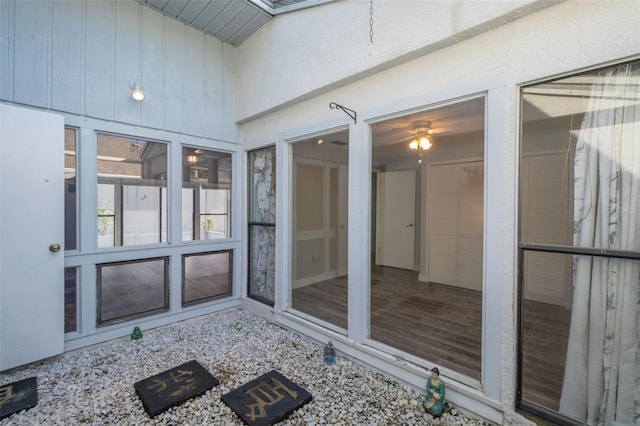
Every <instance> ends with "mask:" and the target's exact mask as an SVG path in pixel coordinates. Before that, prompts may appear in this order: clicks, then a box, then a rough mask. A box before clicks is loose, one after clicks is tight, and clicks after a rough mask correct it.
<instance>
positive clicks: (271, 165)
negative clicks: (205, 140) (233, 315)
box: [248, 147, 276, 306]
mask: <svg viewBox="0 0 640 426" xmlns="http://www.w3.org/2000/svg"><path fill="white" fill-rule="evenodd" d="M248 159H249V171H248V174H249V179H248V180H249V256H250V259H249V292H248V295H249V297H251V298H254V299H256V300H260V301H262V302H264V303H266V304H269V305H272V306H273V304H274V298H275V272H276V266H275V264H276V235H275V234H276V228H275V226H276V173H275V171H276V150H275V147H269V148H263V149H258V150H255V151H251V152H249V155H248Z"/></svg>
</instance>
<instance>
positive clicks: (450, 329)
mask: <svg viewBox="0 0 640 426" xmlns="http://www.w3.org/2000/svg"><path fill="white" fill-rule="evenodd" d="M371 275H372V277H371V314H370V318H371V324H370V334H371V339H373V340H375V341H378V342H381V343H384V344H387V345H389V346H393V347H395V348H397V349H400V350H402V351H404V352H407V353H409V354H411V355H415V356H417V357H420V358H423V359H425V360H427V361H429V362H433V363H434V364H437V365H440V366H443V367H447V368H450V369H452V370H455V371H457V372H460V373H463V374H465V375H467V376H469V377H472V378H475V379H478V380H479V379H480V373H481V341H482V293H481V292H479V291H474V290H467V289H463V288H459V287H454V286H449V285H443V284H436V283H425V282H421V281H418V276H417V272H414V271H408V270H402V269H396V268H388V267H378V266H376V267H374V268H372V273H371ZM292 305H293V308H294V309H297V310H299V311H302V312H304V313H306V314H308V315H311V316H314V317H316V318H319V319H321V320H323V321H326V322H329V323H331V324H335V325H337V326H339V327H342V328H347V277H346V276H343V277H339V278H335V279H331V280H327V281H322V282H319V283H315V284H312V285H309V286H305V287H301V288H298V289H295V290H293V303H292ZM570 315H571V314H570V311H569V310H567V309H565V308H563V307H558V306H554V305H548V304H544V303H536V302H530V301H526V302H525V306H524V320H523V344H524V352H523V380H522V388H523V397H524V398H525V399H527V400H529V401H532V402H535V403H538V404H540V405H544V406H546V407H549V408H551V409H554V410H557V406H558V401H559V398H560V388H561V385H562V374H563V371H564V362H565V360H564V357H565V354H566V341H567V337H568V327H569V320H570ZM495 356H501V349H500V348H495Z"/></svg>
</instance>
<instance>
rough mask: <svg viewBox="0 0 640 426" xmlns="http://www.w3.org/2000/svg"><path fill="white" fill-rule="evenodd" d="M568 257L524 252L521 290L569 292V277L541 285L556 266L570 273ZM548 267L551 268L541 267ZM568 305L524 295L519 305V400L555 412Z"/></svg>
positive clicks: (560, 376)
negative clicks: (520, 317) (520, 372)
mask: <svg viewBox="0 0 640 426" xmlns="http://www.w3.org/2000/svg"><path fill="white" fill-rule="evenodd" d="M572 257H573V256H571V255H567V254H558V253H541V252H526V253H525V256H524V269H523V271H524V276H525V280H524V287H525V288H530V287H534V286H539V285H541V283H544V284H545V286H546V288H547V291H548V292H549V293H550V294H553V293H558V292H564V291H569V292H570V291H571V276H570V275H569V276H563V279H561V280H558V279H555V278H554V279H552V280H551V281H549V282H546V281H544V280H545V279H546V278H549V276H552V275H554V274H553V272H550V271H554V270H555V269H556V266H557V265H563V266H566V267H568V269H569V271H570V270H571V263H572ZM544 265H550V267H544ZM570 322H571V305H570V304H569V305H563V304H559V303H549V302H541V301H539V300H538V298H536V297H528V296H527V295H526V294H525V297H524V302H523V305H522V343H523V352H522V355H523V356H522V398H523V399H525V400H527V401H530V402H534V403H536V404H539V405H542V406H545V407H549V408H551V409H553V410H557V409H558V405H559V403H560V393H561V391H562V379H563V376H564V366H565V360H566V356H567V339H568V338H569V326H570Z"/></svg>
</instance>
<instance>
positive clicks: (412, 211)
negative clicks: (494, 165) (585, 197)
mask: <svg viewBox="0 0 640 426" xmlns="http://www.w3.org/2000/svg"><path fill="white" fill-rule="evenodd" d="M484 105H485V100H484V98H482V97H479V98H474V99H470V100H467V101H463V102H458V103H453V104H449V105H444V106H440V107H437V108H433V109H428V110H424V111H422V112H416V113H414V114H411V115H406V116H400V117H397V118H392V119H389V120H385V121H381V122H378V123H374V124H372V126H371V132H372V139H371V140H372V158H371V166H372V169H371V173H372V188H371V199H372V205H371V213H372V214H371V249H370V250H371V252H370V254H371V259H372V265H371V282H370V306H371V313H370V337H371V339H373V340H375V341H378V342H380V343H383V344H385V345H388V346H391V347H393V348H396V349H399V350H401V351H404V352H406V353H408V354H410V355H413V356H416V357H419V358H422V359H424V360H426V361H427V362H428V363H429V365H436V366H438V367H439V368H443V367H445V368H448V369H451V370H453V371H456V372H458V373H462V374H464V375H466V376H468V377H470V378H472V379H476V380H479V379H480V378H481V350H482V289H483V282H482V277H483V261H482V259H483V223H484V219H483V215H484V212H483V209H484V206H483V200H484V160H483V156H484V134H485V132H484V114H485V106H484Z"/></svg>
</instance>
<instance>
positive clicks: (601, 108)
mask: <svg viewBox="0 0 640 426" xmlns="http://www.w3.org/2000/svg"><path fill="white" fill-rule="evenodd" d="M639 86H640V62H638V61H636V62H632V63H626V64H622V65H616V66H612V67H608V68H603V69H600V70H595V71H591V72H588V73H584V74H580V75H575V76H571V77H567V78H563V79H558V80H555V81H549V82H544V83H541V84H536V85H532V86H529V87H525V88H523V89H522V104H523V107H522V122H521V126H522V149H521V161H520V164H521V170H520V178H521V179H520V194H521V195H520V230H519V234H520V242H521V244H522V247H523V250H525V255H524V260H523V264H522V265H521V268H522V271H523V274H522V292H521V297H522V299H523V313H522V315H523V324H524V325H523V329H522V330H521V336H522V340H523V342H524V343H525V346H524V347H523V349H522V351H523V352H522V354H521V355H522V359H523V366H522V377H521V378H520V384H521V386H522V396H523V401H524V407H525V408H526V403H527V401H528V402H533V403H536V404H537V405H538V406H541V407H544V409H547V410H550V411H552V412H555V413H560V414H562V415H566V416H569V417H572V418H574V419H577V420H578V421H579V422H584V423H588V424H596V423H598V424H613V423H619V424H629V423H632V422H633V421H634V419H637V418H639V417H640V408H639V406H638V405H637V402H634V394H635V401H637V395H638V391H637V385H634V384H632V383H639V382H640V362H639V361H638V360H639V359H640V346H639V345H638V338H637V335H638V331H639V330H640V324H639V322H640V320H639V319H638V318H640V309H639V306H640V298H639V296H638V295H639V294H640V268H639V265H638V263H639V261H637V260H624V259H620V258H621V257H624V258H630V259H634V258H637V257H638V255H637V253H638V252H640V226H638V224H639V223H640V220H639V219H640V149H638V135H639V134H640V91H638V87H639ZM525 244H526V245H525ZM534 244H535V245H537V246H536V247H532V245H534ZM557 246H561V247H557ZM534 248H535V249H536V250H542V251H541V252H538V253H535V254H533V253H530V252H529V251H528V250H531V249H534ZM545 250H546V251H545ZM557 250H566V251H567V252H568V253H569V254H557V253H554V251H557ZM589 255H594V256H595V255H598V256H601V257H590V256H589ZM533 305H535V306H537V308H536V309H537V310H536V309H534V308H532V307H531V306H533ZM546 305H549V306H552V307H554V309H556V310H557V309H560V308H559V307H562V308H564V309H565V310H566V312H565V320H564V323H563V322H561V321H560V320H557V321H555V322H554V324H553V327H555V328H556V329H557V330H554V332H557V331H558V330H560V329H563V328H564V329H565V331H564V332H565V334H566V337H565V340H566V341H565V343H564V346H558V347H557V348H555V347H554V350H558V349H559V348H562V347H566V362H565V360H564V359H561V360H560V361H558V360H554V357H553V356H550V355H549V353H550V352H549V353H547V354H546V355H547V356H546V358H544V359H542V361H541V362H542V364H541V365H533V366H532V364H531V361H529V363H527V362H528V361H527V360H529V359H530V358H531V357H532V356H533V354H535V353H536V352H535V349H534V348H532V345H531V344H529V345H526V343H527V342H529V341H532V340H533V341H535V339H534V338H533V337H532V334H531V333H532V332H531V331H530V330H528V329H527V328H526V326H527V322H526V321H527V317H526V316H527V315H529V314H530V313H531V312H537V311H539V310H541V309H542V308H541V306H546ZM563 324H565V325H564V326H563ZM547 332H548V333H551V332H549V331H547ZM530 352H531V353H530ZM553 355H555V354H553ZM560 355H561V356H560V358H563V356H564V354H563V353H562V354H560ZM540 367H542V370H541V369H540ZM547 367H548V371H549V372H550V374H554V375H557V376H560V377H562V378H563V380H562V382H561V383H560V384H559V385H558V388H557V389H556V392H554V393H552V392H549V393H548V395H546V397H545V396H540V395H538V394H537V393H536V391H537V388H538V385H537V384H536V383H533V384H532V382H531V378H530V377H531V375H532V374H540V371H545V372H546V371H547ZM534 370H535V373H534ZM545 379H547V380H550V379H549V378H548V377H546V378H545ZM543 393H544V392H543ZM549 415H555V414H554V413H551V414H549Z"/></svg>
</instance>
